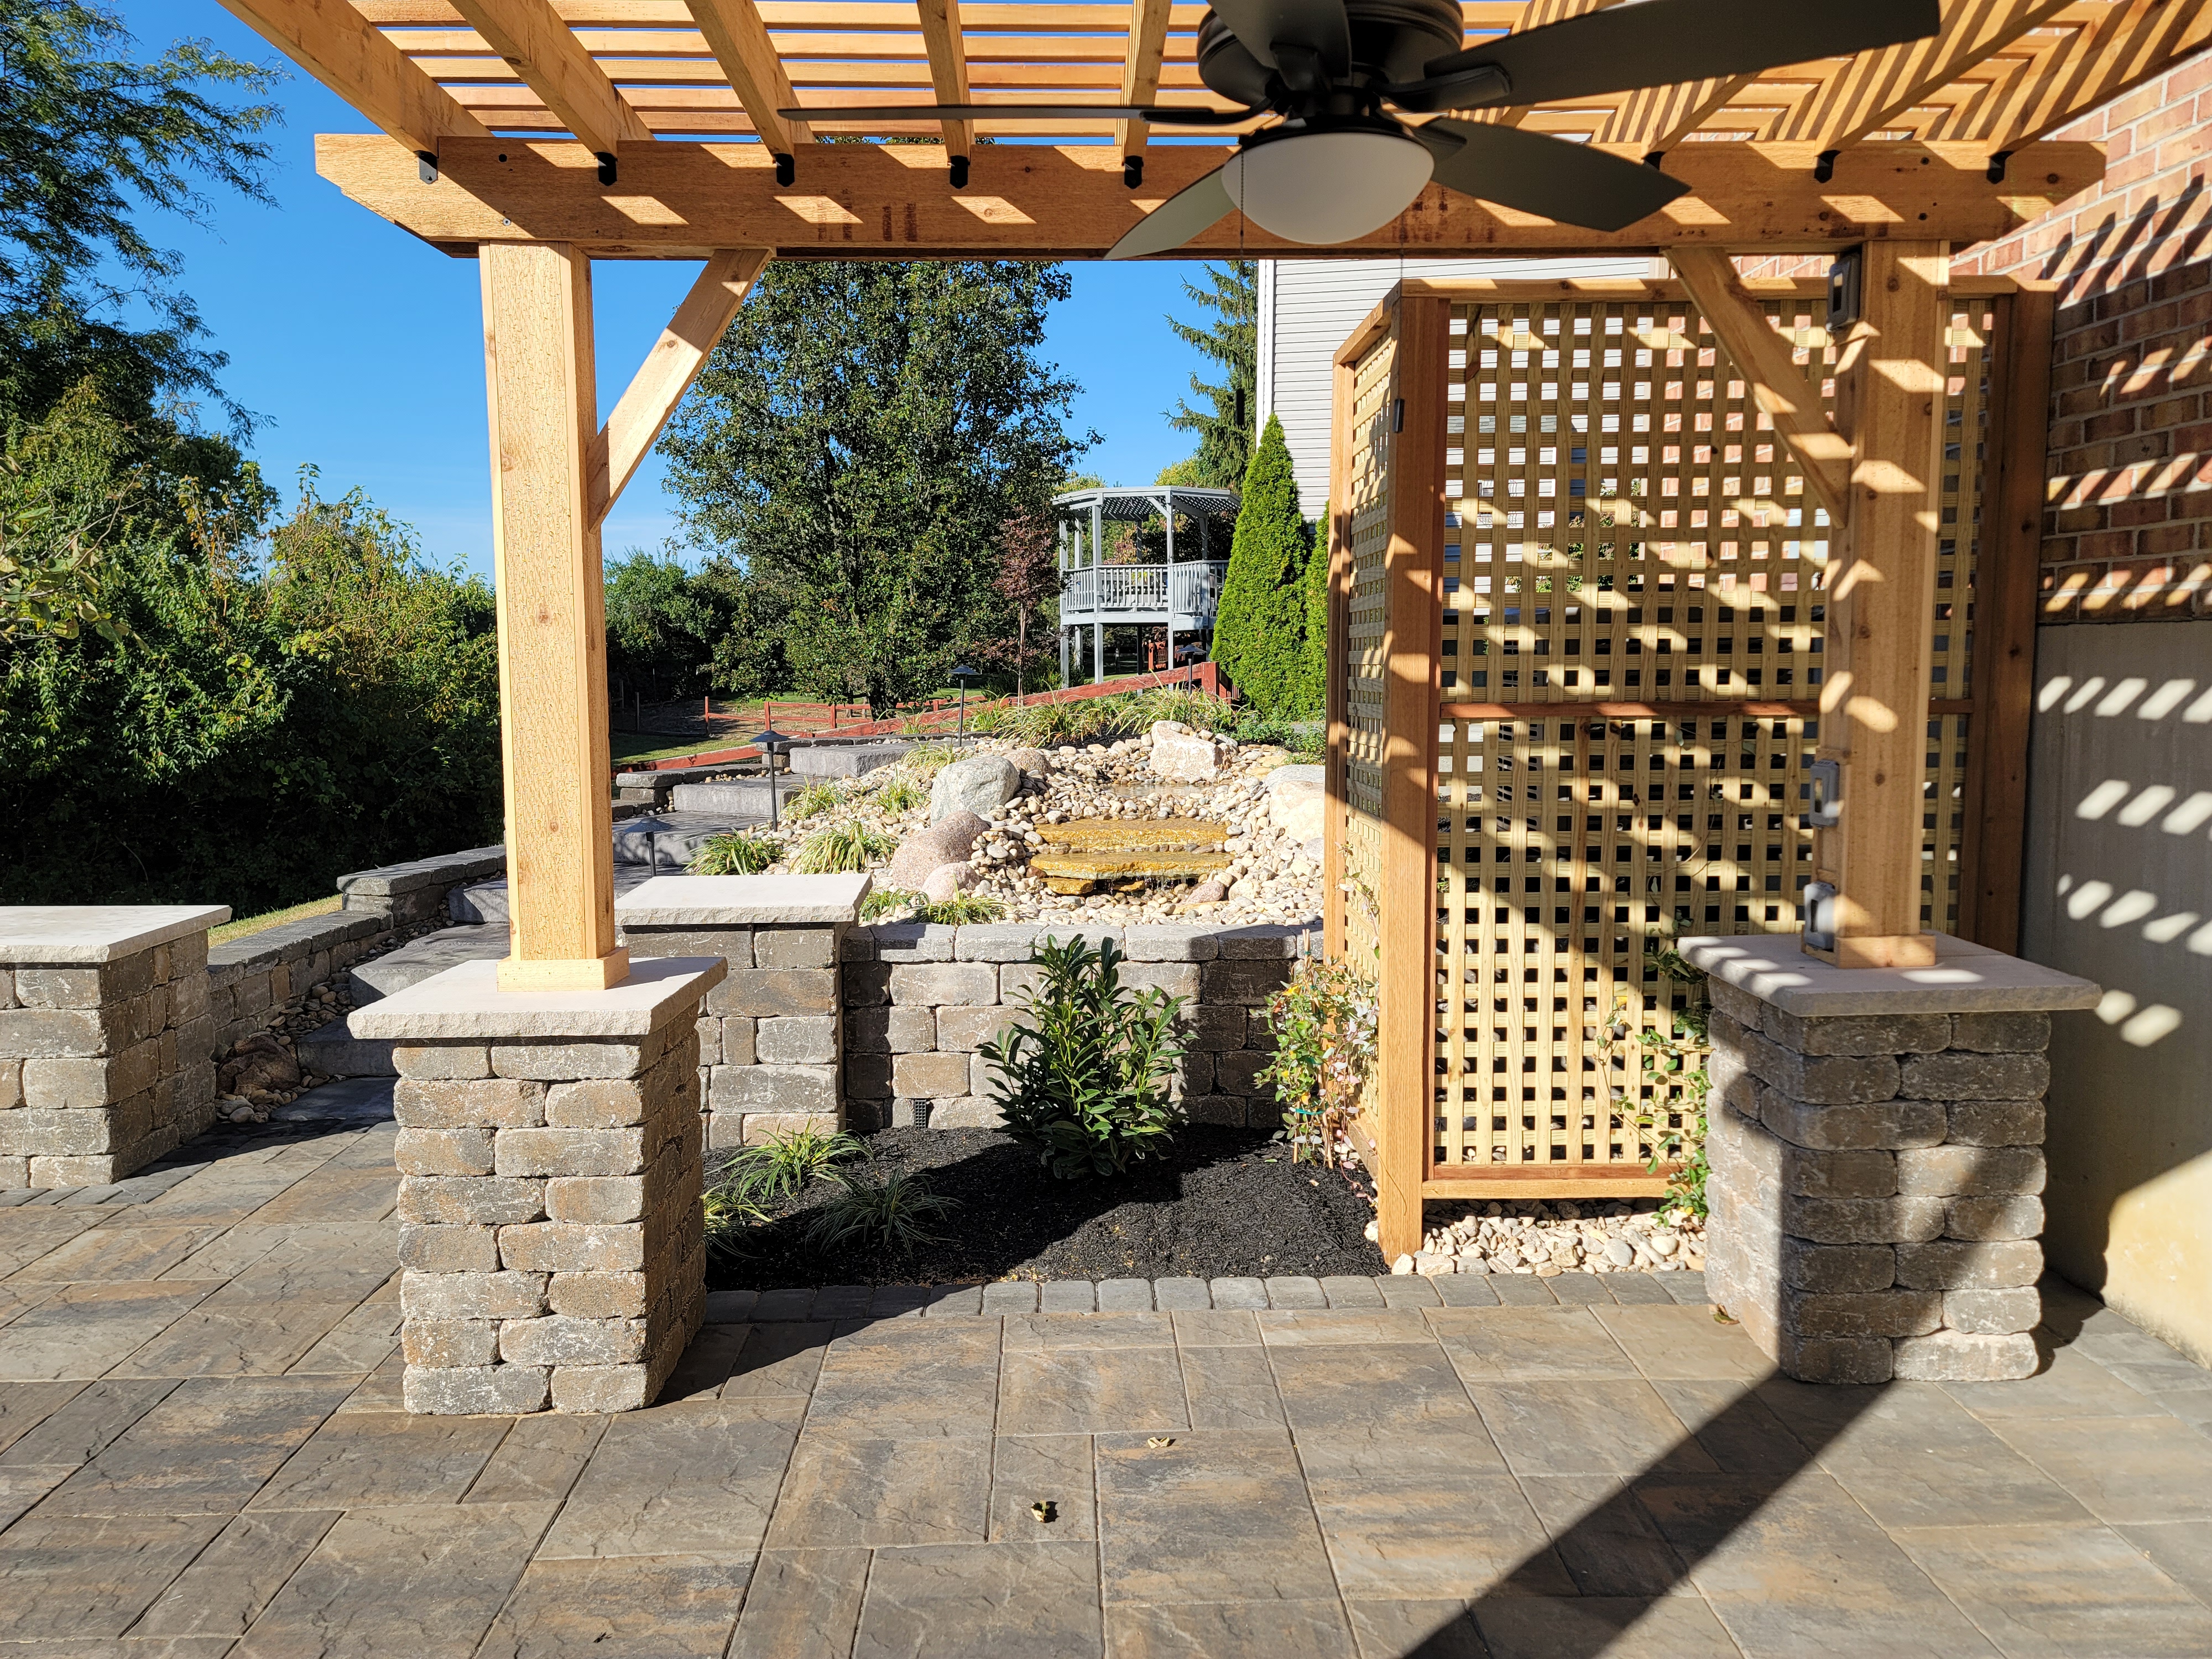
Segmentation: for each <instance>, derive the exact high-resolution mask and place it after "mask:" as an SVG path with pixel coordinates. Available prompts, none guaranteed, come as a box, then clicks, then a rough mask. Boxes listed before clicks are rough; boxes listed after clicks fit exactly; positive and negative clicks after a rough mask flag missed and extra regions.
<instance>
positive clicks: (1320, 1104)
mask: <svg viewBox="0 0 2212 1659" xmlns="http://www.w3.org/2000/svg"><path fill="white" fill-rule="evenodd" d="M1261 1018H1262V1019H1264V1020H1265V1021H1266V1022H1267V1031H1268V1034H1269V1036H1272V1037H1273V1039H1274V1047H1275V1056H1274V1058H1273V1060H1269V1061H1268V1062H1267V1068H1266V1069H1265V1070H1264V1071H1262V1072H1261V1073H1260V1074H1259V1079H1258V1080H1259V1081H1260V1082H1261V1083H1264V1084H1266V1085H1267V1086H1268V1087H1269V1088H1271V1089H1273V1091H1275V1098H1276V1100H1277V1101H1278V1102H1279V1103H1281V1106H1282V1108H1283V1115H1284V1119H1285V1121H1284V1125H1283V1133H1284V1134H1285V1137H1286V1138H1287V1139H1288V1140H1289V1141H1290V1144H1291V1161H1292V1162H1293V1163H1301V1162H1304V1161H1305V1160H1306V1159H1308V1158H1310V1159H1312V1160H1314V1161H1315V1162H1316V1163H1320V1164H1334V1163H1335V1162H1336V1156H1335V1148H1336V1143H1337V1139H1338V1137H1339V1136H1340V1134H1341V1133H1343V1131H1344V1130H1345V1128H1346V1127H1348V1126H1349V1125H1350V1123H1351V1121H1352V1118H1353V1117H1354V1116H1356V1115H1358V1111H1359V1096H1360V1091H1362V1090H1363V1089H1364V1088H1365V1087H1366V1085H1367V1076H1368V1073H1370V1071H1371V1070H1372V1069H1373V1067H1374V1065H1375V1018H1376V1000H1375V987H1374V986H1373V985H1371V984H1370V983H1369V982H1368V981H1366V980H1364V979H1362V978H1361V977H1360V976H1359V975H1358V974H1356V973H1354V972H1353V971H1352V969H1350V968H1349V967H1347V966H1346V965H1345V964H1344V963H1334V962H1328V961H1324V960H1323V959H1322V958H1321V957H1306V958H1305V959H1304V961H1303V962H1301V963H1298V967H1297V972H1296V973H1295V974H1293V975H1291V982H1290V983H1289V984H1287V985H1285V986H1284V987H1283V988H1282V989H1281V990H1279V991H1278V992H1276V993H1275V994H1274V995H1273V996H1272V997H1270V998H1268V999H1267V1008H1266V1010H1265V1012H1263V1013H1262V1014H1261Z"/></svg>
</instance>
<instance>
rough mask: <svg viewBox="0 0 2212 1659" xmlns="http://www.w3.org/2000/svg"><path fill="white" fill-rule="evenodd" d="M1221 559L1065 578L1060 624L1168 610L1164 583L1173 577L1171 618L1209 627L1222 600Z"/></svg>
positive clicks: (1109, 568)
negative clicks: (1093, 618)
mask: <svg viewBox="0 0 2212 1659" xmlns="http://www.w3.org/2000/svg"><path fill="white" fill-rule="evenodd" d="M1228 573H1229V563H1228V561H1227V560H1225V559H1215V560H1209V561H1200V560H1193V561H1192V562H1190V563H1188V564H1184V563H1182V562H1177V563H1176V564H1175V565H1173V566H1169V565H1164V564H1109V565H1099V566H1096V567H1092V568H1085V569H1082V570H1071V571H1069V572H1068V573H1067V585H1066V587H1065V588H1064V589H1063V590H1062V591H1061V593H1060V620H1061V621H1062V622H1063V623H1067V622H1073V620H1075V618H1077V617H1094V616H1100V617H1130V616H1137V615H1142V614H1145V613H1164V612H1165V611H1167V610H1168V578H1169V576H1170V574H1173V576H1174V578H1175V614H1176V616H1177V617H1194V618H1196V619H1198V620H1199V621H1200V622H1211V621H1212V618H1213V612H1214V610H1215V608H1216V606H1218V605H1219V603H1220V600H1221V583H1222V579H1223V578H1224V577H1225V576H1226V575H1227V574H1228Z"/></svg>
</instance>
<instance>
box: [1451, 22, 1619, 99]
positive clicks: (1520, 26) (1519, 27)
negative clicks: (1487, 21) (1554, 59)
mask: <svg viewBox="0 0 2212 1659" xmlns="http://www.w3.org/2000/svg"><path fill="white" fill-rule="evenodd" d="M1620 3H1621V0H1523V3H1522V8H1521V15H1520V16H1519V17H1518V18H1517V19H1516V20H1515V21H1514V24H1513V27H1511V28H1510V29H1509V30H1508V31H1507V33H1510V34H1526V33H1528V31H1529V30H1531V29H1540V28H1541V27H1544V25H1545V24H1547V23H1559V22H1564V21H1565V20H1566V19H1568V18H1570V17H1579V16H1581V15H1583V13H1584V12H1586V11H1603V10H1604V9H1606V8H1607V6H1617V5H1619V4H1620ZM1535 107H1536V106H1534V105H1533V104H1505V105H1501V106H1496V107H1493V108H1491V109H1486V110H1478V111H1476V112H1475V113H1474V119H1476V120H1478V121H1487V122H1489V123H1491V124H1492V125H1494V126H1501V127H1517V126H1519V125H1521V124H1522V122H1523V121H1525V120H1527V119H1528V114H1529V112H1530V111H1531V110H1533V109H1534V108H1535Z"/></svg>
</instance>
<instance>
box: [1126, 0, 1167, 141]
mask: <svg viewBox="0 0 2212 1659" xmlns="http://www.w3.org/2000/svg"><path fill="white" fill-rule="evenodd" d="M1171 5H1172V0H1130V6H1129V53H1128V56H1127V58H1125V59H1123V60H1122V64H1121V101H1122V102H1123V103H1125V104H1149V103H1151V102H1152V100H1153V99H1154V98H1155V97H1156V96H1157V95H1158V93H1159V89H1160V64H1161V60H1162V59H1163V58H1165V57H1166V55H1167V46H1168V13H1169V11H1170V8H1171ZM1151 132H1152V124H1151V123H1150V122H1148V121H1123V122H1121V123H1119V124H1118V125H1116V126H1115V129H1114V150H1115V154H1116V155H1120V156H1121V158H1122V159H1123V160H1125V161H1126V160H1127V159H1129V158H1130V157H1132V156H1138V155H1143V154H1144V153H1145V143H1146V139H1147V138H1148V137H1150V135H1151Z"/></svg>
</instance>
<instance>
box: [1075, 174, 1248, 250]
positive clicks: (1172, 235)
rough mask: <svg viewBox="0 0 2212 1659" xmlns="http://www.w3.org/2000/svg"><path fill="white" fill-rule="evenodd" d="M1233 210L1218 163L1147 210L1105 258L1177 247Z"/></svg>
mask: <svg viewBox="0 0 2212 1659" xmlns="http://www.w3.org/2000/svg"><path fill="white" fill-rule="evenodd" d="M1236 210H1237V204H1236V203H1234V202H1232V201H1231V200H1230V199H1229V186H1228V185H1225V184H1224V183H1223V182H1222V180H1221V169H1220V168H1219V167H1216V168H1214V170H1213V171H1212V172H1211V173H1207V174H1206V177H1204V178H1203V179H1200V180H1199V181H1198V182H1197V183H1196V184H1191V185H1184V186H1183V187H1182V189H1181V190H1179V191H1176V193H1175V194H1174V195H1172V196H1170V197H1168V199H1167V200H1166V201H1164V202H1163V203H1161V204H1159V205H1158V207H1156V208H1154V209H1153V210H1152V211H1151V212H1150V213H1147V214H1146V216H1144V218H1143V219H1142V220H1141V221H1139V222H1138V223H1137V224H1136V225H1135V226H1134V227H1133V228H1131V229H1130V230H1129V231H1128V232H1127V234H1124V235H1123V236H1122V238H1121V240H1120V241H1118V242H1116V243H1115V244H1114V246H1111V247H1109V248H1108V249H1107V250H1106V257H1107V258H1109V259H1141V258H1144V257H1145V255H1146V254H1148V253H1165V252H1168V251H1169V250H1170V249H1171V248H1178V247H1181V246H1182V245H1183V244H1184V243H1185V242H1188V240H1190V239H1191V238H1192V237H1194V236H1195V235H1198V234H1200V232H1202V231H1205V230H1208V229H1211V228H1212V227H1213V226H1215V225H1217V224H1218V223H1220V222H1221V221H1222V220H1224V219H1225V218H1227V217H1228V216H1230V215H1231V213H1234V212H1235V211H1236Z"/></svg>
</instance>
